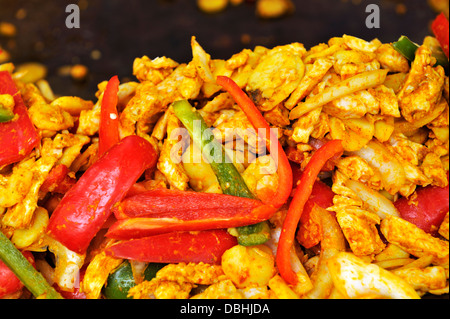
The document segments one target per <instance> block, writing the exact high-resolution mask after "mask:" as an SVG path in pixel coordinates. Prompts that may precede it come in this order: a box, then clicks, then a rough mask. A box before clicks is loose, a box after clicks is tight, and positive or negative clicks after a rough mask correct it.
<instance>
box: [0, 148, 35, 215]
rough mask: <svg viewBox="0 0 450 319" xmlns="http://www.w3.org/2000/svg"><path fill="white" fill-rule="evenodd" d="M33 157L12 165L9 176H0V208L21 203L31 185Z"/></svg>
mask: <svg viewBox="0 0 450 319" xmlns="http://www.w3.org/2000/svg"><path fill="white" fill-rule="evenodd" d="M34 163H35V159H34V157H27V158H25V159H24V160H22V161H20V162H19V163H17V164H16V165H14V167H13V169H12V172H11V174H5V175H3V174H0V207H11V206H14V205H16V204H17V203H19V202H21V201H22V200H23V199H24V198H25V196H26V195H27V194H28V191H29V190H30V188H31V185H32V183H33V170H32V169H33V166H34Z"/></svg>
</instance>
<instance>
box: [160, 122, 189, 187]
mask: <svg viewBox="0 0 450 319" xmlns="http://www.w3.org/2000/svg"><path fill="white" fill-rule="evenodd" d="M180 127H181V122H180V120H178V118H177V117H176V116H175V115H174V114H172V115H170V117H169V119H168V124H167V136H168V138H166V139H165V140H164V144H163V146H162V149H161V153H160V156H159V158H158V163H157V167H158V169H159V170H160V171H161V173H163V174H164V176H165V177H166V179H167V181H168V182H169V184H170V186H171V187H172V188H174V189H178V190H186V189H188V187H189V185H188V182H189V177H188V176H187V175H186V171H185V170H184V168H183V164H182V163H181V156H182V154H183V149H186V145H184V143H185V141H186V140H187V141H189V139H186V138H182V140H181V141H179V140H178V138H179V135H178V133H177V131H178V130H177V129H178V128H180ZM180 143H181V145H180ZM180 146H181V147H180Z"/></svg>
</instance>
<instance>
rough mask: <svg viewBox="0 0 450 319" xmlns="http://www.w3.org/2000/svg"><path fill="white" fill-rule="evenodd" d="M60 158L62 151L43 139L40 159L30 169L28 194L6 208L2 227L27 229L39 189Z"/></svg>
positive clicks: (48, 140)
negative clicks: (30, 178) (31, 176)
mask: <svg viewBox="0 0 450 319" xmlns="http://www.w3.org/2000/svg"><path fill="white" fill-rule="evenodd" d="M61 156H62V149H60V148H57V147H55V144H54V141H52V140H51V139H50V138H45V139H43V142H42V150H41V157H40V158H39V159H38V160H37V161H36V162H34V165H33V167H32V168H31V171H32V174H33V179H32V182H31V186H30V188H29V190H28V193H27V194H26V195H25V197H24V198H23V200H22V201H20V202H18V203H17V204H16V205H14V206H11V207H9V208H8V210H7V211H6V213H5V215H4V216H3V219H2V223H3V224H4V225H6V226H10V227H14V228H19V229H20V228H27V227H28V225H29V224H30V222H31V220H32V218H33V214H34V212H35V210H36V207H37V202H38V200H39V189H40V187H41V185H42V183H44V181H45V179H46V178H47V176H48V173H49V172H50V170H51V169H52V168H53V166H54V165H55V164H56V162H57V161H58V159H59V158H61Z"/></svg>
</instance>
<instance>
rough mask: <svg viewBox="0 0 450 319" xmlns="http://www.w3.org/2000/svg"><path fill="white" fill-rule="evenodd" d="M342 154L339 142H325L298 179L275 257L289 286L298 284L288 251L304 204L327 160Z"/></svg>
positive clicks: (342, 150)
mask: <svg viewBox="0 0 450 319" xmlns="http://www.w3.org/2000/svg"><path fill="white" fill-rule="evenodd" d="M343 152H344V149H343V147H342V143H341V141H340V140H332V141H329V142H327V143H326V144H325V145H323V146H322V147H321V148H319V149H318V150H317V151H316V152H315V153H314V155H313V156H312V157H311V160H310V161H309V162H308V164H307V165H306V167H305V170H304V171H303V174H302V177H301V178H300V182H299V184H298V186H297V189H296V191H295V194H294V197H293V199H292V201H291V204H290V205H289V210H288V213H287V214H286V218H285V220H284V222H283V227H282V230H281V234H280V240H279V242H278V249H277V255H276V263H277V267H278V269H279V271H280V275H281V276H282V277H283V279H284V280H285V281H286V282H288V283H289V284H292V285H295V284H297V282H298V279H297V275H296V273H295V272H294V271H293V270H292V268H291V262H290V251H291V247H292V245H293V242H294V239H295V231H296V230H297V226H298V223H299V221H300V218H301V216H302V213H303V211H304V208H305V205H306V202H307V201H308V199H309V198H310V196H311V193H312V190H313V187H314V183H315V182H316V180H317V176H318V175H319V173H320V171H321V170H322V168H323V166H324V165H325V164H326V163H327V161H328V160H330V159H331V158H333V157H335V156H338V155H341V154H342V153H343Z"/></svg>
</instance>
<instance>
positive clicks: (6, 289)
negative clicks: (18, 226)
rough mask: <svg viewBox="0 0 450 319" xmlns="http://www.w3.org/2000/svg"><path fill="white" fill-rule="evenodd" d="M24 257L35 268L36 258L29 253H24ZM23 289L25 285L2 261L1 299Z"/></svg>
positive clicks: (0, 264) (0, 267) (0, 272)
mask: <svg viewBox="0 0 450 319" xmlns="http://www.w3.org/2000/svg"><path fill="white" fill-rule="evenodd" d="M22 255H24V256H25V258H26V259H28V261H29V262H30V263H31V264H32V265H33V266H34V257H33V255H32V254H31V253H30V252H29V251H23V252H22ZM22 288H23V283H22V282H21V281H20V279H19V278H17V276H16V275H15V274H14V273H13V271H12V270H11V269H9V268H8V266H6V265H5V263H4V262H3V261H1V260H0V299H1V298H2V297H4V296H6V295H9V294H13V293H15V292H17V291H19V290H20V289H22Z"/></svg>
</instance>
